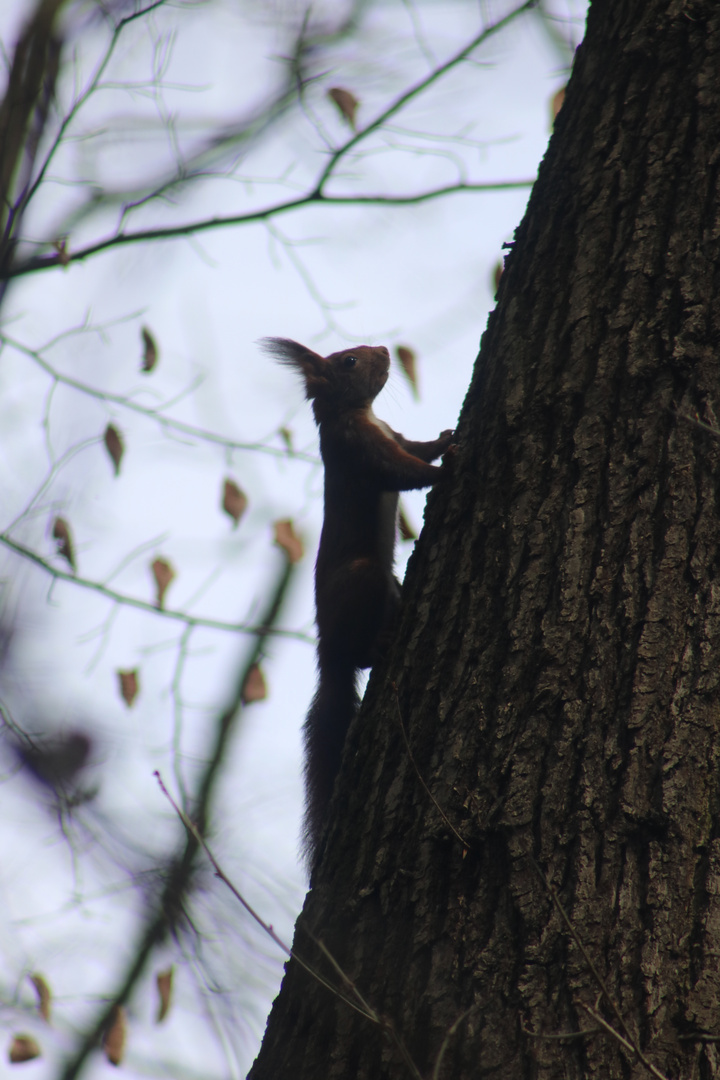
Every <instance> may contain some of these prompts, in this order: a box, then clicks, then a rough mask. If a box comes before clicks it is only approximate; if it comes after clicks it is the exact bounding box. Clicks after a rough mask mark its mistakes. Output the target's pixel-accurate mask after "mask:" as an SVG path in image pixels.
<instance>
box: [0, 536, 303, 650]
mask: <svg viewBox="0 0 720 1080" xmlns="http://www.w3.org/2000/svg"><path fill="white" fill-rule="evenodd" d="M0 544H4V546H5V547H6V548H9V550H10V551H14V552H15V554H16V555H20V556H21V557H22V558H23V559H27V561H28V562H31V563H33V564H34V565H35V566H39V567H40V568H41V569H43V570H44V571H45V572H46V573H48V574H50V576H51V577H53V578H55V580H57V581H69V582H71V583H72V584H73V585H77V586H79V587H80V588H82V589H90V590H91V591H92V592H96V593H99V594H100V596H104V597H106V599H108V600H112V601H113V603H115V604H122V605H124V606H125V607H132V608H138V609H139V610H140V611H145V612H147V613H148V614H151V615H157V616H159V617H160V618H163V619H171V620H173V621H175V622H181V623H183V624H184V625H185V626H187V627H195V626H203V627H205V628H206V629H209V630H224V631H228V632H229V633H232V634H255V635H257V634H260V633H267V634H269V635H272V636H273V637H283V638H290V639H291V640H293V641H304V642H306V643H307V644H309V645H312V644H314V641H315V639H314V638H313V637H312V636H311V635H310V634H305V633H303V632H302V630H280V629H276V628H275V627H272V628H268V627H267V626H266V624H265V623H263V622H260V623H242V622H240V623H230V622H226V621H224V620H222V619H209V618H205V617H204V616H202V615H188V614H187V612H184V611H177V610H174V609H173V608H159V607H156V606H155V604H151V603H149V602H148V601H146V600H140V599H138V597H136V596H128V595H127V594H125V593H120V592H117V590H115V589H110V588H108V586H107V585H103V583H102V582H101V581H92V580H91V579H90V578H83V577H78V576H77V575H76V574H71V573H69V572H68V571H66V570H60V569H59V568H58V567H56V566H53V565H52V563H49V562H47V560H46V559H43V557H42V556H41V555H38V554H37V552H35V551H31V549H30V548H27V547H25V546H24V545H23V544H19V543H18V542H17V541H16V540H13V539H11V537H9V536H8V535H7V534H6V533H0Z"/></svg>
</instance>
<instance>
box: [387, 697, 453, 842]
mask: <svg viewBox="0 0 720 1080" xmlns="http://www.w3.org/2000/svg"><path fill="white" fill-rule="evenodd" d="M392 688H393V691H394V693H395V703H396V705H397V717H398V723H399V725H400V730H401V732H402V737H403V739H404V741H405V749H406V750H407V753H408V758H409V759H410V764H411V765H412V767H413V769H414V770H415V772H416V774H417V778H418V780H419V781H420V783H421V784H422V786H423V789H424V791H425V793H426V795H427V797H428V798H429V799H430V801H431V802H432V804H433V805H434V807H435V809H436V810H437V812H438V813H439V814H440V817H441V818H442V819H443V821H444V822H445V824H446V825H447V827H448V829H450V832H451V833H452V834H453V836H455V837H456V838H457V839H458V840H459V841H460V843H461V844H462V845H463V847H464V848H465V849H466V850H467V851H472V846H471V845H470V844H468V842H467V840H465V839H464V837H462V836H461V835H460V833H459V832H458V831H457V829H456V828H455V826H454V825H453V823H452V821H451V820H450V818H449V817H448V816H447V814H446V813H445V811H444V810H443V808H442V806H441V805H440V803H439V802H438V801H437V799H436V798H435V796H434V795H433V793H432V791H431V790H430V788H429V787H428V786H427V784H426V783H425V781H424V779H423V777H422V773H421V772H420V770H419V769H418V767H417V764H416V763H415V758H414V757H413V752H412V750H411V748H410V742H409V740H408V737H407V733H406V731H405V725H404V724H403V719H402V712H401V711H400V698H399V697H398V689H397V686H396V685H395V684H394V683H393V684H392Z"/></svg>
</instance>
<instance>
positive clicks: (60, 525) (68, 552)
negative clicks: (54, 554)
mask: <svg viewBox="0 0 720 1080" xmlns="http://www.w3.org/2000/svg"><path fill="white" fill-rule="evenodd" d="M53 539H54V540H57V551H58V555H62V557H63V558H64V559H67V561H68V563H69V564H70V567H71V569H72V570H75V569H77V568H76V566H75V550H74V548H73V542H72V537H71V536H70V526H69V525H68V523H67V521H66V520H65V518H60V517H59V518H55V521H54V522H53Z"/></svg>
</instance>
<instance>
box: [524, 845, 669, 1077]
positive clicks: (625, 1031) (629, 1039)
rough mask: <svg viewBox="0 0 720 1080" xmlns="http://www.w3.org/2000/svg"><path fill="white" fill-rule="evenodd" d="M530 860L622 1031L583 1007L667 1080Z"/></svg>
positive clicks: (649, 1067)
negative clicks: (640, 1041) (640, 1044)
mask: <svg viewBox="0 0 720 1080" xmlns="http://www.w3.org/2000/svg"><path fill="white" fill-rule="evenodd" d="M530 861H531V862H532V864H533V866H534V867H535V869H536V871H537V873H538V875H539V877H540V879H541V881H542V883H543V884H544V886H545V888H546V889H547V891H548V893H549V894H550V897H551V899H552V902H553V904H554V905H555V907H556V909H557V911H558V913H559V915H560V918H561V919H562V921H563V922H564V923H565V927H566V929H567V932H568V934H569V935H570V937H571V938H572V940H573V941H574V942H575V944H576V945H577V947H578V949H579V950H580V952H581V954H582V956H583V959H584V960H585V963H586V964H587V966H588V969H589V971H590V974H591V975H592V977H593V979H594V980H595V982H596V983H597V986H598V989H599V990H600V996H601V997H604V998H605V1001H606V1002H607V1004H608V1007H609V1009H610V1011H611V1012H612V1013H613V1015H614V1017H615V1019H616V1020H617V1022H618V1025H619V1026H620V1029H621V1031H617V1029H616V1028H614V1027H613V1026H612V1024H609V1023H608V1022H607V1020H604V1019H603V1017H602V1016H601V1015H600V1014H599V1013H598V1011H597V1008H595V1009H592V1008H590V1007H589V1006H588V1005H585V1004H582V1003H581V1005H582V1008H583V1009H585V1011H586V1012H587V1013H589V1015H590V1016H592V1018H593V1020H595V1021H596V1023H598V1024H600V1025H601V1026H602V1027H603V1028H604V1030H605V1031H607V1032H608V1034H610V1035H612V1036H613V1037H614V1038H615V1039H617V1041H618V1042H619V1043H621V1044H622V1046H624V1047H625V1048H626V1049H627V1050H630V1051H631V1053H633V1054H634V1055H635V1057H636V1058H637V1060H638V1061H639V1062H640V1063H641V1064H642V1065H643V1066H644V1067H645V1068H646V1069H647V1070H648V1072H649V1073H651V1074H652V1075H653V1076H655V1077H656V1078H657V1080H667V1078H666V1077H665V1076H663V1074H662V1073H661V1072H660V1071H659V1070H658V1069H657V1068H656V1066H655V1065H653V1064H652V1062H651V1061H649V1060H648V1059H647V1057H646V1056H645V1054H644V1053H643V1052H642V1050H641V1049H640V1047H639V1046H638V1044H637V1041H636V1040H635V1038H634V1037H633V1034H632V1032H631V1031H630V1028H629V1027H628V1025H627V1024H626V1023H625V1019H624V1017H623V1015H622V1013H621V1012H620V1009H619V1007H618V1005H617V1004H616V1002H615V999H614V998H613V996H612V994H611V993H610V991H609V990H608V987H607V983H606V982H605V980H604V979H603V977H602V975H601V974H600V972H599V971H598V969H597V966H596V964H595V961H594V960H593V959H592V957H591V956H590V953H589V952H588V951H587V949H586V948H585V946H584V944H583V942H582V940H581V938H580V936H579V935H578V932H577V930H576V929H575V927H574V926H573V924H572V921H571V919H570V916H569V915H568V913H567V911H566V910H565V908H564V907H563V905H562V904H561V902H560V897H559V896H558V894H557V892H556V891H555V888H554V886H553V885H551V884H550V882H549V881H548V879H547V877H546V876H545V874H544V873H543V871H542V870H541V869H540V867H539V865H538V864H537V863H536V862H535V860H534V859H532V858H531V860H530Z"/></svg>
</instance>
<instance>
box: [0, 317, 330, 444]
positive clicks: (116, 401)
mask: <svg viewBox="0 0 720 1080" xmlns="http://www.w3.org/2000/svg"><path fill="white" fill-rule="evenodd" d="M0 343H2V344H4V345H8V346H9V347H10V348H12V349H16V350H17V351H18V352H20V353H22V354H23V355H24V356H27V357H29V358H30V359H31V360H33V361H34V362H35V363H36V364H37V365H38V367H40V368H42V370H43V371H44V372H45V373H46V374H47V375H49V377H50V378H51V379H53V380H54V382H56V383H62V385H63V386H68V387H70V389H72V390H77V391H79V393H81V394H85V395H86V396H88V397H93V398H96V399H97V400H98V401H105V402H109V403H110V404H112V405H119V406H120V407H121V408H123V409H128V410H129V411H130V412H134V413H137V414H138V415H140V416H144V417H146V418H147V419H148V420H153V421H154V422H155V423H156V424H159V425H160V427H161V428H165V429H167V430H168V431H175V432H177V433H178V434H180V435H185V436H187V437H188V438H191V439H198V440H200V441H201V442H207V443H213V444H215V445H216V446H222V447H224V448H225V449H226V450H252V451H253V452H259V453H261V454H269V455H270V456H271V457H277V458H286V459H287V458H293V459H295V460H297V461H307V462H309V463H311V464H313V465H315V464H317V463H318V461H319V458H318V457H317V455H316V454H309V453H307V452H305V451H304V450H292V449H290V448H289V447H284V448H280V447H275V446H267V445H266V444H265V443H263V442H254V443H249V442H239V441H238V440H237V439H229V438H226V436H224V435H218V434H217V433H216V432H214V431H208V430H206V429H205V428H199V427H195V426H194V425H193V424H186V423H185V422H184V421H182V420H175V419H173V418H172V417H171V416H165V415H164V414H163V413H162V412H161V409H164V408H167V406H168V404H169V402H164V403H163V404H162V405H161V406H158V407H157V408H151V407H150V406H148V405H140V404H139V403H138V402H137V401H133V399H132V398H130V397H128V396H127V395H126V394H112V393H110V392H109V391H107V390H99V389H98V388H97V387H94V386H89V385H88V384H87V383H84V382H81V381H80V380H79V379H74V378H73V377H72V376H71V375H64V374H63V373H62V372H61V371H58V370H57V369H56V368H55V367H53V365H52V364H50V363H48V361H47V360H46V359H45V357H44V356H43V355H42V350H39V349H31V348H30V347H29V346H28V345H23V344H22V343H21V342H19V341H16V340H15V339H14V338H11V337H8V336H7V334H0Z"/></svg>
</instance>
